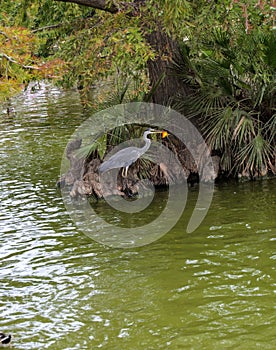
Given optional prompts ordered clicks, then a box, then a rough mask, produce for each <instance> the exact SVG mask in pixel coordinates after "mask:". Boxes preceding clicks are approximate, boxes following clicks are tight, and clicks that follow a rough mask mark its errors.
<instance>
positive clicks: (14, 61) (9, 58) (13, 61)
mask: <svg viewBox="0 0 276 350" xmlns="http://www.w3.org/2000/svg"><path fill="white" fill-rule="evenodd" d="M1 57H3V58H5V59H6V60H7V61H9V62H11V63H15V64H18V65H19V66H20V67H22V68H24V69H34V70H39V68H38V67H34V66H26V65H24V64H21V63H19V62H17V61H16V60H15V59H14V58H12V57H11V56H8V55H6V54H5V53H2V52H0V58H1Z"/></svg>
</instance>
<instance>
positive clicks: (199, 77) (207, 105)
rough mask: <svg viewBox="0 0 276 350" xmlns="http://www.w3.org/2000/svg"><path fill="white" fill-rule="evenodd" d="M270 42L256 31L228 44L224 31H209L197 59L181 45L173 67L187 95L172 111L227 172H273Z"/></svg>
mask: <svg viewBox="0 0 276 350" xmlns="http://www.w3.org/2000/svg"><path fill="white" fill-rule="evenodd" d="M275 39H276V38H275V33H274V32H272V31H270V32H269V31H267V32H261V31H259V29H256V30H252V31H251V32H250V33H248V34H246V33H240V35H239V37H238V38H237V41H236V42H231V41H230V37H229V33H228V31H227V30H222V29H219V30H218V29H217V28H214V29H213V32H212V35H210V37H209V38H208V41H207V42H205V41H203V43H202V46H201V55H194V54H192V53H191V50H190V49H189V48H188V47H187V45H184V46H183V49H182V60H181V62H176V63H175V64H174V67H175V70H176V72H177V74H178V75H179V76H181V77H182V78H183V81H185V83H186V84H188V85H189V86H190V88H191V90H192V91H193V93H191V94H190V96H188V97H187V96H185V97H184V98H183V99H179V101H178V102H177V103H176V104H175V108H177V109H179V110H181V111H182V112H184V113H185V115H187V116H189V117H190V118H193V119H194V120H195V121H196V122H197V123H198V124H199V125H200V127H201V130H202V132H203V134H204V136H205V138H206V140H207V142H208V144H209V146H210V148H211V149H212V150H213V151H215V152H218V153H219V154H220V155H221V166H222V168H223V169H224V170H225V171H227V172H228V173H229V172H230V173H234V174H238V173H239V174H242V175H244V176H249V177H256V176H260V175H262V176H263V175H265V174H267V172H268V171H269V170H270V171H272V172H273V173H276V169H275V158H274V157H275V123H276V114H275V106H276V95H275V76H276V74H275V61H274V56H273V55H274V51H275V48H274V46H273V45H272V42H275ZM242 42H243V45H242V44H241V43H242ZM237 43H239V45H237ZM188 44H189V43H188Z"/></svg>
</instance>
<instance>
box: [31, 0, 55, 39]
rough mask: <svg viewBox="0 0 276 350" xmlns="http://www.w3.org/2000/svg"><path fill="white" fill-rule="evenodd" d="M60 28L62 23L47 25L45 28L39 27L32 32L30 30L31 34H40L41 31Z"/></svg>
mask: <svg viewBox="0 0 276 350" xmlns="http://www.w3.org/2000/svg"><path fill="white" fill-rule="evenodd" d="M57 1H58V0H57ZM61 26H62V23H58V24H52V25H49V26H45V27H40V28H37V29H34V30H32V33H37V32H41V31H43V30H48V29H53V28H58V27H61Z"/></svg>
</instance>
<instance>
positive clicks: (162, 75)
mask: <svg viewBox="0 0 276 350" xmlns="http://www.w3.org/2000/svg"><path fill="white" fill-rule="evenodd" d="M147 41H148V43H149V44H150V45H151V47H152V48H153V49H154V50H155V51H156V52H157V58H156V59H155V60H150V61H149V62H148V70H149V79H150V84H151V88H152V90H153V91H152V97H151V100H152V102H153V103H158V104H161V105H171V103H172V102H173V100H174V98H175V97H176V96H177V95H181V96H185V95H187V93H188V89H187V87H186V86H185V84H184V82H183V81H181V79H180V78H179V77H178V76H177V75H176V74H174V72H173V69H172V63H173V62H178V61H179V59H180V48H179V44H178V42H176V41H175V40H173V39H172V38H171V37H169V36H168V35H167V34H166V33H164V32H162V30H161V29H158V30H156V31H154V32H152V33H150V34H148V35H147Z"/></svg>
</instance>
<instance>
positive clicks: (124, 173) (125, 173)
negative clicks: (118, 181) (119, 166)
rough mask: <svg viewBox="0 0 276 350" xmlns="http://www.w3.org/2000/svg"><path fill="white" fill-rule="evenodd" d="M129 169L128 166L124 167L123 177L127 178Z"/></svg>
mask: <svg viewBox="0 0 276 350" xmlns="http://www.w3.org/2000/svg"><path fill="white" fill-rule="evenodd" d="M127 171H128V166H127V167H125V168H123V171H122V177H124V178H126V177H127Z"/></svg>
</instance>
